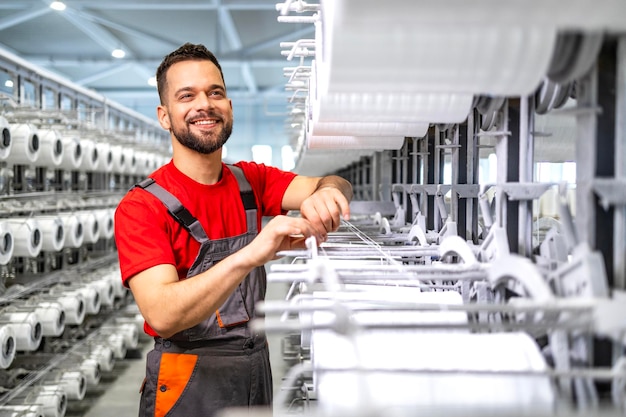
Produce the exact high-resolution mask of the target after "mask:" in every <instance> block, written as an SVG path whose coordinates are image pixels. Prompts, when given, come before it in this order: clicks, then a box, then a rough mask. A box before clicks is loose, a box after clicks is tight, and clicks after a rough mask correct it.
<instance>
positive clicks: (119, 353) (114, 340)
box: [103, 333, 127, 359]
mask: <svg viewBox="0 0 626 417" xmlns="http://www.w3.org/2000/svg"><path fill="white" fill-rule="evenodd" d="M103 341H104V343H106V344H107V346H109V347H110V348H111V352H113V356H114V357H115V359H124V357H126V351H127V349H126V342H125V340H124V336H123V335H121V334H114V333H113V334H108V335H106V336H105V337H104V339H103Z"/></svg>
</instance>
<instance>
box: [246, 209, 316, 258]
mask: <svg viewBox="0 0 626 417" xmlns="http://www.w3.org/2000/svg"><path fill="white" fill-rule="evenodd" d="M314 234H315V229H314V228H313V226H312V225H311V223H309V221H308V220H306V219H303V218H299V217H288V216H276V217H274V218H273V219H272V220H270V221H269V222H268V223H267V224H266V225H265V227H263V229H262V230H261V232H260V233H259V234H258V235H257V237H256V238H254V240H253V241H252V242H250V244H249V245H247V246H246V247H245V248H244V249H242V251H245V256H246V257H247V258H248V259H249V261H250V262H252V263H253V264H254V265H255V266H261V265H264V264H266V263H267V262H269V261H271V260H273V259H275V258H276V253H277V252H280V251H285V250H292V249H304V248H306V244H305V241H306V238H308V237H309V236H312V235H314Z"/></svg>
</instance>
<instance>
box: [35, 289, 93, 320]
mask: <svg viewBox="0 0 626 417" xmlns="http://www.w3.org/2000/svg"><path fill="white" fill-rule="evenodd" d="M41 298H42V299H43V300H46V301H51V302H56V303H59V304H61V306H62V307H63V312H64V313H65V323H66V324H82V323H83V321H85V314H86V310H87V309H86V307H85V299H84V297H83V295H82V294H80V293H71V292H63V291H58V290H57V291H55V292H51V293H48V294H45V295H43V296H41Z"/></svg>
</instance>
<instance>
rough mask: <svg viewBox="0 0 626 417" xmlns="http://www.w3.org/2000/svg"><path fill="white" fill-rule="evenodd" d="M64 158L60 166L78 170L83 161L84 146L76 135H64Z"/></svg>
mask: <svg viewBox="0 0 626 417" xmlns="http://www.w3.org/2000/svg"><path fill="white" fill-rule="evenodd" d="M61 140H62V142H63V148H64V150H65V152H63V158H62V159H61V164H60V165H59V168H62V169H67V170H71V171H73V170H77V169H79V168H80V166H81V164H82V162H83V147H82V145H81V143H80V140H79V139H78V138H77V137H74V136H63V138H62V139H61Z"/></svg>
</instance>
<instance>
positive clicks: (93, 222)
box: [76, 210, 100, 243]
mask: <svg viewBox="0 0 626 417" xmlns="http://www.w3.org/2000/svg"><path fill="white" fill-rule="evenodd" d="M76 216H77V217H78V219H79V220H80V222H81V223H82V225H83V234H84V239H83V243H96V242H97V241H98V239H99V238H100V225H99V223H98V219H97V218H96V215H95V214H94V212H93V211H91V210H81V211H77V212H76Z"/></svg>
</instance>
